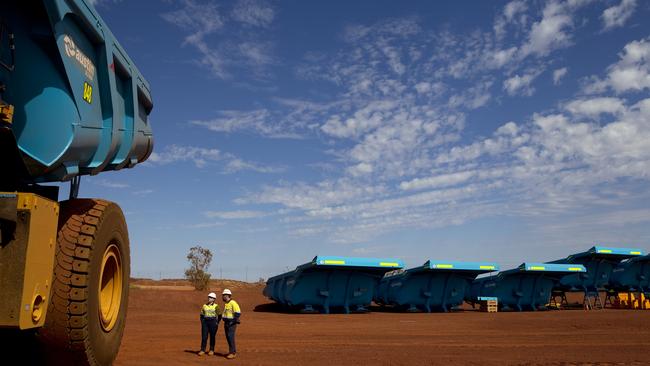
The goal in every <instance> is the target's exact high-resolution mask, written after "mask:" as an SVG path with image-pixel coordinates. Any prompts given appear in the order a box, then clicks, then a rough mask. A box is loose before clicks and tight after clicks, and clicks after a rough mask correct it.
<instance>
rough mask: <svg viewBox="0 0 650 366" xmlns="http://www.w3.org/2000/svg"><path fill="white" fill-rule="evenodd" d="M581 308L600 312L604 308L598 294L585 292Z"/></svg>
mask: <svg viewBox="0 0 650 366" xmlns="http://www.w3.org/2000/svg"><path fill="white" fill-rule="evenodd" d="M592 300H593V301H592ZM583 307H584V309H585V310H602V309H603V308H604V307H603V302H602V301H601V300H600V294H599V293H598V292H592V291H585V298H584V300H583Z"/></svg>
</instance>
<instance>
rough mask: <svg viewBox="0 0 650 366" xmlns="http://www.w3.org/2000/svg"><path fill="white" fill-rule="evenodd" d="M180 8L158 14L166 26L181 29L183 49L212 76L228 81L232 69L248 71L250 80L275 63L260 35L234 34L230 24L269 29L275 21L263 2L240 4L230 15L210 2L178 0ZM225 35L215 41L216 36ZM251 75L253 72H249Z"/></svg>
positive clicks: (254, 0) (252, 0) (246, 0)
mask: <svg viewBox="0 0 650 366" xmlns="http://www.w3.org/2000/svg"><path fill="white" fill-rule="evenodd" d="M177 3H178V4H180V5H181V7H180V8H179V9H177V10H174V11H171V12H167V13H164V14H161V16H162V18H163V19H164V20H166V21H167V22H169V23H171V24H174V25H176V26H177V27H179V28H181V29H183V30H184V31H185V32H186V33H187V35H186V36H185V39H184V42H183V45H191V46H193V47H194V48H195V49H196V50H197V51H198V52H199V54H200V58H199V59H198V60H197V62H198V63H199V64H200V65H202V66H204V67H206V68H207V69H208V70H210V73H211V74H212V76H214V77H217V78H219V79H229V78H230V77H231V69H234V68H242V67H247V71H249V73H248V74H249V75H251V77H254V78H257V79H261V78H264V77H266V76H267V75H266V71H265V68H264V67H265V66H267V65H270V64H273V63H274V62H275V60H274V57H273V56H272V53H273V51H272V50H273V44H272V42H269V41H263V38H264V34H263V33H261V32H260V31H252V30H249V31H248V32H237V31H236V30H233V27H232V26H229V27H225V26H224V25H225V24H227V23H228V24H230V25H232V21H233V20H234V21H236V22H238V23H239V24H240V25H244V26H245V27H256V28H268V27H269V26H270V25H271V23H272V21H273V19H274V14H275V12H274V10H273V8H272V7H271V6H270V5H269V4H268V3H266V2H264V1H262V0H239V1H238V2H237V3H235V4H234V6H233V9H232V11H231V12H230V14H229V13H228V12H227V11H225V10H224V9H223V6H220V5H217V4H216V3H214V2H211V1H202V0H178V1H177ZM224 34H225V35H226V36H225V37H219V38H218V37H216V35H224ZM250 71H252V72H250Z"/></svg>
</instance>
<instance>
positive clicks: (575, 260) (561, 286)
mask: <svg viewBox="0 0 650 366" xmlns="http://www.w3.org/2000/svg"><path fill="white" fill-rule="evenodd" d="M643 254H644V253H643V251H642V250H641V249H633V248H610V247H599V246H595V247H592V248H591V249H589V250H587V251H586V252H582V253H577V254H572V255H570V256H568V257H566V258H564V259H559V260H556V261H552V262H549V263H566V264H582V265H583V266H585V268H586V269H587V272H586V273H573V274H570V275H566V276H563V277H562V278H561V280H560V282H558V283H557V284H556V287H555V289H556V290H561V291H581V292H585V293H596V292H598V291H602V290H606V288H607V287H608V285H609V278H610V276H611V274H612V271H613V270H614V268H616V266H618V264H619V263H620V262H621V260H623V259H627V258H632V257H637V256H641V255H643Z"/></svg>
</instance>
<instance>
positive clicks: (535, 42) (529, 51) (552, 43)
mask: <svg viewBox="0 0 650 366" xmlns="http://www.w3.org/2000/svg"><path fill="white" fill-rule="evenodd" d="M588 2H589V0H567V1H561V0H550V1H548V2H547V3H546V5H545V6H544V9H543V11H542V19H541V20H539V21H537V22H535V23H533V25H532V27H531V29H530V33H529V34H528V40H527V42H526V43H525V44H523V45H522V46H521V49H520V52H521V56H522V57H526V56H528V55H536V56H546V55H548V54H549V53H551V51H553V50H556V49H558V48H563V47H566V46H568V45H570V44H571V42H572V34H571V31H572V29H573V27H574V20H573V16H574V12H575V11H576V10H577V9H579V8H580V7H582V6H583V5H585V4H587V3H588Z"/></svg>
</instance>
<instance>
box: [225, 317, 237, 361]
mask: <svg viewBox="0 0 650 366" xmlns="http://www.w3.org/2000/svg"><path fill="white" fill-rule="evenodd" d="M223 329H224V333H226V340H227V341H228V353H237V348H235V331H236V330H237V323H235V322H234V321H225V322H224V323H223Z"/></svg>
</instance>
